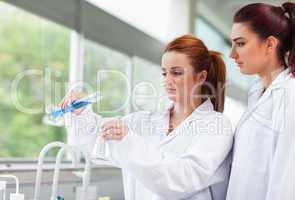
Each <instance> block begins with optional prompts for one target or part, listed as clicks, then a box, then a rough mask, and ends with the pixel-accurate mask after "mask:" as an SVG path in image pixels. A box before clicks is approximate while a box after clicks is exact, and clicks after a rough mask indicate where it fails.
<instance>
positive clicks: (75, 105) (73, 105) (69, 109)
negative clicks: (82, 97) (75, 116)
mask: <svg viewBox="0 0 295 200" xmlns="http://www.w3.org/2000/svg"><path fill="white" fill-rule="evenodd" d="M88 104H91V102H89V101H73V102H72V103H71V104H70V105H68V106H66V107H65V108H61V109H58V110H55V111H53V112H52V113H51V114H50V115H51V116H52V117H53V118H58V117H61V116H63V115H64V114H65V113H68V112H73V111H74V110H77V109H79V108H82V107H84V106H87V105H88Z"/></svg>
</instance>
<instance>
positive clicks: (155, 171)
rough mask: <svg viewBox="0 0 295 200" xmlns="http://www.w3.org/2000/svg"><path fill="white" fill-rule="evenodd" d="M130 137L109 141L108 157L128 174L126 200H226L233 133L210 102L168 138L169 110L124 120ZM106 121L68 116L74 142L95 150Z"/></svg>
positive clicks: (90, 116)
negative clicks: (94, 147) (100, 123)
mask: <svg viewBox="0 0 295 200" xmlns="http://www.w3.org/2000/svg"><path fill="white" fill-rule="evenodd" d="M123 120H124V121H126V123H127V124H128V126H129V129H130V130H129V133H128V134H127V136H125V137H124V138H123V139H122V140H121V141H108V142H107V147H108V149H109V152H110V154H109V157H110V158H111V160H112V161H113V162H114V163H115V164H116V165H117V166H119V167H121V168H122V172H123V183H124V193H125V199H126V200H164V199H169V200H173V199H175V200H176V199H177V200H180V199H190V200H213V199H214V200H224V199H225V195H226V189H227V183H228V176H229V165H230V150H231V148H232V142H233V133H232V129H231V124H230V121H229V120H228V119H227V118H226V117H225V116H224V115H223V114H222V113H218V112H215V111H214V110H213V105H212V103H211V101H210V100H209V99H208V100H206V101H205V102H204V103H203V104H201V105H200V106H199V107H198V108H197V109H196V110H194V111H193V113H192V114H191V115H190V116H189V117H188V118H187V119H186V120H185V121H184V122H182V123H181V124H180V125H179V126H178V127H177V128H176V129H175V130H174V131H173V132H171V133H170V134H169V135H168V136H167V135H166V132H167V129H168V122H169V109H167V110H166V111H165V112H162V113H152V112H137V113H133V114H130V115H128V116H126V117H125V118H124V119H123ZM100 121H101V118H100V117H99V116H98V115H96V114H94V113H93V112H92V111H90V110H85V111H84V112H83V113H82V114H81V115H79V116H72V118H71V117H69V115H68V116H66V127H67V131H68V134H69V142H70V143H71V144H75V145H83V146H86V147H87V150H88V151H91V150H92V148H93V144H94V142H95V139H96V138H97V133H98V131H99V130H98V128H97V127H98V126H97V125H98V124H99V122H100Z"/></svg>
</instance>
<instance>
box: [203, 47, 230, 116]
mask: <svg viewBox="0 0 295 200" xmlns="http://www.w3.org/2000/svg"><path fill="white" fill-rule="evenodd" d="M209 55H210V58H211V64H210V67H209V69H208V75H207V82H208V83H209V84H211V85H212V86H213V87H214V89H215V94H208V95H212V97H211V101H212V103H213V105H214V110H215V111H218V112H223V109H224V99H225V91H224V85H225V81H226V67H225V63H224V61H223V59H222V58H221V54H220V53H219V52H216V51H209ZM211 93H212V91H211Z"/></svg>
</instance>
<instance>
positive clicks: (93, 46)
mask: <svg viewBox="0 0 295 200" xmlns="http://www.w3.org/2000/svg"><path fill="white" fill-rule="evenodd" d="M84 48H85V54H84V62H85V65H84V73H85V75H84V81H85V82H86V83H87V85H88V86H89V89H90V90H95V91H100V92H101V95H102V99H101V100H100V101H98V102H97V104H95V105H94V111H96V112H97V113H98V114H101V115H102V116H105V117H107V116H116V115H123V114H124V113H125V111H126V107H128V106H129V95H128V92H129V89H130V87H131V86H130V83H131V82H130V79H129V76H128V75H127V72H128V70H129V68H130V58H129V57H128V56H126V55H125V54H122V53H120V52H117V51H115V50H112V49H109V48H107V47H104V46H102V45H99V44H97V43H94V42H92V41H89V40H85V43H84Z"/></svg>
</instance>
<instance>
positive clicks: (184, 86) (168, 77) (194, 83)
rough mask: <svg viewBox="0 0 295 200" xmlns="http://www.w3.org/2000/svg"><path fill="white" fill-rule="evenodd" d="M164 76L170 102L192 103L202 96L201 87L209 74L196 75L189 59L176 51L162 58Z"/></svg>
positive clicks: (204, 72)
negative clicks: (195, 98)
mask: <svg viewBox="0 0 295 200" xmlns="http://www.w3.org/2000/svg"><path fill="white" fill-rule="evenodd" d="M161 68H162V75H163V78H164V87H165V90H166V93H167V95H168V97H169V99H170V100H172V101H174V102H182V103H191V102H192V101H193V100H194V98H193V97H198V94H200V88H201V87H200V85H201V84H202V83H203V82H204V81H205V80H206V76H207V73H206V71H202V72H201V73H196V72H195V70H194V68H193V66H192V65H191V62H190V60H189V58H188V57H187V56H186V55H185V54H182V53H178V52H175V51H170V52H166V53H165V54H164V55H163V56H162V66H161Z"/></svg>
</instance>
